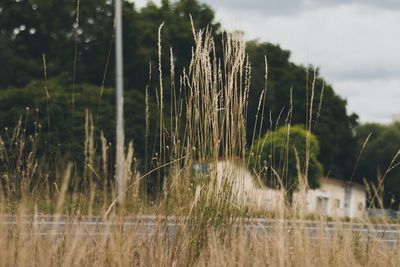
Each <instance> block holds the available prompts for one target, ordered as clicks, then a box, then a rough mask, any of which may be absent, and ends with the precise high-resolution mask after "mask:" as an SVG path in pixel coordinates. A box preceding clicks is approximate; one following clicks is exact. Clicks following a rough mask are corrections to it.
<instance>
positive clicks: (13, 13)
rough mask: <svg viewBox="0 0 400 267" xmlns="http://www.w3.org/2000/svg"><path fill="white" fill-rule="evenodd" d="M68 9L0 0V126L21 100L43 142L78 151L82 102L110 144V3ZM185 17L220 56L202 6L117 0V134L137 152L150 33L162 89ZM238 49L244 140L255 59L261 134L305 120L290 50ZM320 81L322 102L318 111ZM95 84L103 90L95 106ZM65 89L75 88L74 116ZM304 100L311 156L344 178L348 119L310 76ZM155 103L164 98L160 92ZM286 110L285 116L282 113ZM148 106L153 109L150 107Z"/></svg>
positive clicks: (302, 70)
mask: <svg viewBox="0 0 400 267" xmlns="http://www.w3.org/2000/svg"><path fill="white" fill-rule="evenodd" d="M76 5H77V2H76V1H67V0H62V1H47V0H29V1H28V0H21V1H3V2H1V3H0V62H1V63H2V68H0V109H1V116H0V127H4V126H8V127H11V126H12V125H13V124H15V123H16V122H17V118H18V117H19V115H20V114H24V112H25V108H26V106H29V107H31V108H32V109H34V108H35V107H39V108H40V109H39V117H40V118H39V119H40V120H41V121H43V124H44V125H45V128H46V127H47V128H46V129H48V130H50V131H51V134H50V136H52V140H60V141H62V142H63V143H64V145H63V147H65V148H64V149H65V150H67V152H66V153H69V152H70V151H68V150H69V149H72V150H79V149H80V147H79V146H78V145H79V142H81V141H79V140H78V141H76V140H77V139H76V136H77V135H79V133H81V134H82V127H83V119H82V118H83V114H84V110H85V109H86V108H89V109H90V110H91V111H92V113H93V115H94V116H95V115H96V116H97V118H98V120H97V121H96V122H97V128H99V129H101V130H103V131H104V133H105V135H106V137H107V138H108V139H109V140H110V141H112V142H113V138H114V129H113V128H114V120H113V114H114V108H113V105H114V97H113V92H112V89H110V88H111V87H113V86H114V50H113V49H114V48H113V46H114V41H113V3H112V1H109V0H107V1H106V0H102V1H99V0H85V1H80V6H79V9H78V8H77V6H76ZM78 11H79V12H78ZM190 17H192V18H193V24H194V27H195V28H196V29H201V28H206V27H208V29H209V30H210V31H211V33H212V34H213V36H214V37H215V40H216V50H217V53H222V45H221V42H220V40H221V36H222V33H221V26H220V24H219V23H218V22H216V21H215V16H214V11H213V10H212V9H211V8H210V7H208V6H207V5H204V4H200V3H199V2H198V1H196V0H179V1H176V2H172V1H168V0H163V1H162V2H161V5H160V6H157V5H155V4H153V3H151V2H150V3H148V4H147V6H145V7H144V8H142V9H140V10H138V9H136V8H135V5H134V3H131V2H128V1H124V9H123V27H124V64H125V70H124V76H125V89H126V94H125V101H126V102H125V103H126V104H125V107H126V110H125V118H126V121H125V125H126V127H127V130H126V139H127V140H131V139H133V140H134V143H135V150H136V152H137V155H138V156H139V157H141V158H143V157H144V154H145V148H144V142H143V138H144V132H145V130H144V127H145V124H144V118H145V115H144V109H145V107H144V106H145V105H144V98H145V88H146V85H149V95H150V96H149V101H150V104H151V105H153V106H154V105H155V104H156V101H157V96H156V95H155V90H154V88H155V87H157V85H158V79H157V77H158V48H157V38H158V29H159V27H160V25H161V23H162V22H164V23H165V24H164V28H163V30H162V58H161V61H162V67H163V70H164V75H165V77H164V83H165V88H167V89H168V88H169V84H168V80H169V79H168V78H169V75H170V58H172V59H173V62H174V65H175V75H177V77H175V78H178V75H179V74H180V73H181V71H182V70H183V68H184V67H185V66H187V65H188V64H189V60H190V58H191V53H192V45H193V43H194V41H193V33H192V26H191V20H190ZM170 48H172V51H173V55H171V54H170ZM247 52H248V54H249V59H250V61H251V64H252V77H253V79H252V81H251V94H250V96H249V112H248V123H247V132H248V143H249V144H248V145H249V146H250V145H251V140H252V133H253V127H254V125H255V117H256V113H257V107H258V103H259V98H260V95H261V91H262V90H263V89H264V86H265V62H264V56H265V55H266V56H267V58H268V84H267V93H266V105H265V107H264V110H263V114H264V119H263V123H262V129H261V131H260V132H261V134H262V135H263V134H264V133H265V132H266V131H267V130H268V129H272V128H273V129H275V127H276V126H282V125H284V124H285V120H286V118H287V120H286V122H288V121H291V123H293V124H303V125H304V124H305V123H306V118H309V116H308V115H309V114H308V110H309V107H310V101H311V91H312V90H311V87H312V84H313V73H314V71H313V70H312V69H311V67H304V66H299V65H295V64H293V63H291V62H290V61H289V60H290V52H289V51H286V50H283V49H281V48H280V47H279V46H278V45H273V44H270V43H259V42H256V41H251V42H248V43H247ZM44 62H45V63H44ZM150 66H151V67H150ZM150 73H151V75H150ZM307 73H308V75H307ZM316 74H317V75H318V72H316ZM45 76H46V77H47V80H48V89H49V91H50V98H51V101H50V102H51V105H50V106H49V107H50V108H51V109H50V110H51V116H52V117H53V118H52V119H51V120H50V122H51V121H52V120H54V121H55V122H54V123H50V126H46V121H48V118H47V117H48V116H47V111H46V110H48V106H47V103H46V94H45V91H44V89H43V88H44V84H45V83H44V82H43V80H44V79H45ZM176 80H177V81H178V80H179V79H176ZM323 84H325V86H324V94H323V101H322V108H321V110H319V101H320V95H321V92H322V85H323ZM102 85H104V86H105V88H106V89H105V90H104V95H103V96H102V98H101V104H100V105H98V101H99V99H100V92H101V89H100V87H101V86H102ZM291 90H293V94H292V97H293V98H292V106H291V105H290V103H291V100H290V99H291V97H290V92H291ZM165 91H166V92H167V93H168V92H170V90H165ZM73 92H74V94H76V95H75V96H74V99H75V101H76V102H75V103H74V105H75V107H76V110H75V112H76V114H74V115H73V114H72V112H73V109H74V108H73V107H72V106H73V104H72V95H73ZM313 99H314V102H313V109H312V118H313V120H312V128H313V129H312V130H313V133H315V135H316V137H317V138H318V139H319V141H320V150H321V153H320V154H319V156H318V159H319V160H320V161H321V162H322V164H323V165H324V167H325V173H326V174H327V175H330V176H335V177H339V178H343V179H347V178H349V176H350V174H351V170H352V167H353V166H354V158H355V156H354V155H355V153H354V151H355V150H354V149H355V147H356V143H355V142H356V140H355V137H354V135H353V130H354V127H355V126H356V124H357V122H356V120H357V117H356V116H355V115H351V116H348V115H347V114H346V101H345V100H343V99H342V98H340V97H339V96H338V95H336V94H335V92H334V91H333V88H332V87H331V86H329V85H328V84H327V83H325V82H324V81H323V79H322V78H321V77H319V76H318V77H317V78H316V81H315V95H314V97H313ZM165 101H169V97H168V96H166V97H165ZM165 106H168V103H165ZM291 108H292V113H289V110H290V109H291ZM32 109H31V110H32ZM31 112H32V111H31ZM152 112H153V113H152V115H154V110H153V111H152ZM279 114H281V116H279ZM288 114H289V115H288ZM142 115H143V116H142ZM279 117H280V119H279V120H278V118H279ZM73 122H74V124H72V123H73ZM79 124H82V125H79ZM52 125H53V126H52ZM154 128H156V127H151V129H154ZM258 132H259V126H258V130H257V133H258ZM154 147H156V146H154ZM152 148H153V147H151V148H149V149H150V150H151V151H150V152H149V153H151V152H152Z"/></svg>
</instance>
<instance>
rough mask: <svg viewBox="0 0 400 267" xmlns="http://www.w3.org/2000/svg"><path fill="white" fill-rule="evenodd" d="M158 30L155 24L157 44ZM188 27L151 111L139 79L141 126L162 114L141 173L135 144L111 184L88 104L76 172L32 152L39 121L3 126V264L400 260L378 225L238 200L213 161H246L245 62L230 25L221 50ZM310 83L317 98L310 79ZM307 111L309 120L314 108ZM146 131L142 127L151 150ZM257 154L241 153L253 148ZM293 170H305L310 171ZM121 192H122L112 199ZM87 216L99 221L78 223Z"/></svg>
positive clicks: (104, 147)
mask: <svg viewBox="0 0 400 267" xmlns="http://www.w3.org/2000/svg"><path fill="white" fill-rule="evenodd" d="M161 32H162V27H160V30H159V38H160V41H159V43H158V48H159V53H161V46H162V39H161V36H162V35H161ZM193 35H194V41H195V45H194V47H193V53H192V58H191V62H190V65H189V66H188V67H187V68H186V69H185V70H184V71H183V73H182V74H181V75H180V76H179V81H178V80H177V81H176V80H175V69H174V63H173V51H172V50H171V52H170V54H171V56H170V58H171V62H170V74H171V81H170V86H169V87H167V86H164V85H165V82H166V81H163V77H164V75H163V71H164V70H163V69H162V68H161V66H162V64H161V63H162V62H161V54H160V56H159V59H160V62H159V66H160V67H159V69H158V72H159V73H158V77H159V87H158V88H157V99H158V106H157V110H150V108H149V105H148V101H149V100H148V99H149V96H148V94H149V92H150V89H146V135H147V132H148V130H149V125H148V123H149V119H148V117H149V114H150V113H151V112H156V113H157V114H158V116H159V125H158V127H159V128H158V136H157V143H156V145H155V146H154V147H156V148H157V149H156V150H154V152H153V153H152V154H151V155H150V156H151V157H152V158H153V160H154V162H156V165H155V166H154V168H153V169H150V168H149V169H148V168H147V167H149V166H148V165H147V166H146V168H145V169H144V172H142V173H140V172H139V171H138V169H137V168H136V159H135V155H134V148H133V146H132V143H130V144H129V146H128V148H127V150H126V151H125V164H124V177H125V180H126V181H127V183H128V185H127V187H126V189H125V190H124V191H123V192H122V194H118V195H117V194H116V192H115V191H114V190H113V182H112V181H113V179H112V176H111V175H112V172H110V171H109V170H110V168H109V165H110V162H111V160H110V150H111V145H110V144H109V143H108V142H107V140H106V137H104V136H103V135H101V138H100V145H99V146H97V145H96V143H95V136H94V133H95V131H94V127H95V126H94V124H93V119H92V116H91V115H90V113H89V112H87V114H86V126H85V146H84V147H85V150H84V169H83V171H82V173H80V172H79V170H78V169H77V168H76V167H75V165H73V164H69V163H68V164H65V163H64V164H59V165H58V166H63V168H55V169H51V168H49V167H48V166H49V163H47V164H46V161H47V160H51V159H47V158H44V159H42V158H38V154H37V153H36V152H37V140H38V138H39V137H40V126H39V125H35V135H34V136H26V135H25V131H24V125H23V120H22V118H21V119H20V121H19V123H18V126H17V127H16V128H15V130H14V131H12V132H9V131H10V130H6V132H5V133H4V135H2V137H1V138H0V160H1V162H2V164H3V166H2V169H1V179H2V180H1V182H2V183H1V189H2V191H1V204H0V211H1V213H2V214H6V215H4V216H2V217H1V216H0V259H1V260H0V265H2V266H26V265H29V266H51V265H63V266H91V265H94V266H382V265H387V266H398V265H399V264H400V257H399V255H400V254H399V252H400V251H399V246H398V244H397V243H396V244H389V245H387V244H386V243H383V242H381V241H382V240H380V238H379V237H377V236H373V237H371V236H369V235H365V234H362V235H361V234H354V233H353V232H352V230H351V228H349V227H348V225H346V224H343V223H336V224H333V226H330V227H333V229H334V231H329V232H328V231H327V230H326V229H327V227H328V221H327V220H326V218H325V219H321V220H320V221H318V222H316V223H315V224H314V225H313V229H311V230H310V229H309V227H308V224H303V223H300V222H298V221H296V220H295V219H297V213H296V212H295V211H294V209H293V208H292V207H287V208H285V212H283V211H279V212H278V213H277V214H276V216H275V219H274V220H272V221H268V222H267V223H266V224H265V222H261V221H258V220H255V219H248V217H250V216H252V215H254V214H255V213H254V211H251V210H249V209H248V207H247V206H246V202H245V201H237V200H238V198H237V196H236V194H237V193H238V189H237V188H240V187H241V186H242V185H241V184H240V181H239V182H238V181H235V180H234V179H232V178H233V177H234V175H233V174H232V172H230V171H229V170H225V171H222V172H221V171H219V170H218V163H219V161H220V160H221V159H223V160H226V161H231V162H236V163H237V164H238V165H239V164H242V165H246V162H247V159H246V155H247V154H246V149H247V146H248V144H247V143H246V142H247V141H246V140H248V137H247V136H246V118H247V105H248V96H249V91H250V88H251V86H250V81H251V64H250V62H249V61H248V57H247V56H246V52H245V44H244V42H243V41H242V40H241V39H240V38H238V36H235V35H230V34H225V35H224V38H223V52H222V55H219V54H217V52H216V49H215V40H214V39H213V37H212V36H211V33H210V31H209V30H207V29H205V30H200V31H195V30H193ZM266 75H267V68H266ZM167 88H170V90H171V92H169V94H166V91H165V90H168V89H167ZM311 94H312V97H311V99H312V98H313V94H314V86H313V88H312V92H311ZM166 95H170V97H171V98H170V100H171V101H170V103H171V105H170V106H166V105H165V104H164V103H163V102H164V98H165V96H166ZM265 97H266V88H265V90H264V91H263V93H262V95H261V96H260V101H259V103H260V104H259V109H258V110H259V111H260V112H261V113H259V114H258V115H257V118H259V119H260V121H261V122H260V121H259V122H258V124H259V126H258V128H257V129H258V130H256V129H255V130H254V134H253V137H251V138H252V139H253V140H254V139H255V138H256V135H257V134H258V135H260V134H259V133H261V127H262V122H263V121H264V117H265V116H266V115H265V114H263V110H264V105H265V102H264V99H265ZM310 110H311V111H312V110H313V108H312V105H311V107H310ZM310 114H312V112H310ZM287 116H288V118H290V114H288V115H287ZM310 116H311V115H310ZM308 119H309V120H308V123H307V126H308V127H307V129H308V130H309V131H311V130H312V129H311V127H312V125H311V122H312V121H313V119H312V118H311V117H309V118H308ZM287 121H288V122H289V123H290V119H287ZM271 125H272V124H271ZM289 129H290V127H289ZM258 132H259V133H258ZM147 142H148V141H147V138H146V153H147V147H148V146H149V144H147ZM249 149H250V150H252V148H249ZM257 153H259V151H250V153H249V154H248V155H249V156H251V157H252V156H254V157H257ZM307 158H309V156H308V157H307ZM195 163H207V164H208V166H209V168H210V170H209V172H207V173H204V174H203V175H200V176H198V175H197V176H196V175H194V173H193V164H195ZM146 164H147V163H146ZM298 164H299V165H300V164H304V165H305V168H306V171H305V172H304V173H307V168H308V163H306V162H304V163H298ZM50 165H51V164H50ZM298 169H299V176H300V179H302V180H304V181H306V177H305V178H304V175H303V174H301V172H300V169H301V168H300V166H299V167H298ZM50 170H52V171H50ZM50 174H51V175H52V177H50ZM152 174H157V175H155V176H151V175H152ZM145 179H158V180H159V183H160V187H161V183H162V189H163V190H162V192H163V194H162V195H161V196H160V197H159V198H158V199H157V200H156V202H155V203H153V204H151V203H150V202H147V201H145V200H146V198H145V197H143V196H144V195H145V192H144V190H143V188H144V187H143V181H144V180H145ZM71 180H77V181H80V183H81V184H80V186H79V188H81V189H83V190H74V186H73V184H71ZM280 182H282V180H281V181H280ZM303 186H304V187H306V184H305V182H304V183H303ZM50 187H55V188H56V190H55V191H56V192H57V193H56V195H54V196H50V195H48V194H47V193H46V192H45V191H43V188H50ZM75 189H76V188H75ZM141 190H142V192H141ZM47 191H48V192H50V191H52V190H47ZM32 196H33V197H32ZM120 198H124V199H125V201H124V202H118V201H117V200H118V199H120ZM44 200H45V201H44ZM43 201H44V202H43ZM46 205H50V207H51V208H50V210H49V209H48V208H47V206H46ZM44 211H47V212H49V211H50V212H51V213H53V214H54V216H53V217H51V219H52V220H53V221H54V222H55V223H51V224H45V225H44V224H41V223H40V222H39V221H38V218H42V217H40V215H41V214H42V213H43V212H44ZM149 213H151V214H152V215H153V216H152V217H151V218H150V219H147V220H146V218H147V217H143V216H139V215H143V214H149ZM8 214H11V215H8ZM261 214H262V213H261ZM82 215H84V217H82ZM95 215H97V216H95ZM94 219H95V222H98V224H95V225H88V224H87V223H86V224H85V223H84V222H85V221H86V222H87V221H89V222H90V221H92V220H94ZM132 222H133V223H132ZM149 222H150V224H151V225H150V226H149V225H148V224H149ZM272 222H273V223H272ZM60 225H62V226H60ZM366 225H369V224H368V222H367V223H366Z"/></svg>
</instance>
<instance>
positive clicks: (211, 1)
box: [135, 0, 400, 123]
mask: <svg viewBox="0 0 400 267" xmlns="http://www.w3.org/2000/svg"><path fill="white" fill-rule="evenodd" d="M135 2H136V5H137V6H138V7H141V6H143V5H144V4H145V3H146V2H147V0H136V1H135ZM153 2H155V3H157V2H159V1H153ZM200 2H203V3H206V4H208V5H209V6H210V7H211V8H212V9H213V10H214V11H215V12H216V20H217V21H219V22H221V24H222V27H223V28H224V29H226V30H228V31H232V30H241V31H243V32H244V33H245V35H244V36H245V39H246V40H253V39H258V40H259V41H260V42H271V43H274V44H279V45H280V46H281V47H282V48H283V49H286V50H290V51H291V61H292V62H294V63H297V64H303V65H308V64H312V65H313V66H316V67H318V68H319V69H320V74H321V76H322V77H323V78H324V79H325V80H326V81H327V82H328V83H329V84H331V85H332V86H333V88H334V90H335V92H336V93H337V94H339V95H340V96H341V97H343V98H344V99H346V100H347V103H348V105H347V110H348V113H349V114H350V113H352V112H355V113H357V114H358V115H359V117H360V121H361V122H379V123H390V122H391V121H393V120H394V119H399V118H400V0H200Z"/></svg>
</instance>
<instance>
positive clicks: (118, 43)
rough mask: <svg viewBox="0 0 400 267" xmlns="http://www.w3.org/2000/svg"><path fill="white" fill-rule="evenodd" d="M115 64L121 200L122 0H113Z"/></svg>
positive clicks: (122, 181)
mask: <svg viewBox="0 0 400 267" xmlns="http://www.w3.org/2000/svg"><path fill="white" fill-rule="evenodd" d="M115 32H116V34H115V66H116V79H115V81H116V105H117V132H116V136H117V145H116V185H117V195H118V196H119V202H120V203H121V202H123V200H124V196H123V191H124V188H125V186H126V185H125V177H124V160H125V159H124V158H125V157H124V81H123V58H122V0H115Z"/></svg>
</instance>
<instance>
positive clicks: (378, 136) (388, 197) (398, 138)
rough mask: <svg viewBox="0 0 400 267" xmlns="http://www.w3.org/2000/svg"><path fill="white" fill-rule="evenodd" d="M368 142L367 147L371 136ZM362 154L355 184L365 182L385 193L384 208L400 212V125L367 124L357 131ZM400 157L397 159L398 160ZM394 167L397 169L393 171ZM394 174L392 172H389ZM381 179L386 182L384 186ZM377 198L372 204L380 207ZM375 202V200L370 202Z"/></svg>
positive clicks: (398, 123) (397, 123)
mask: <svg viewBox="0 0 400 267" xmlns="http://www.w3.org/2000/svg"><path fill="white" fill-rule="evenodd" d="M369 135H370V137H369V139H368V142H367V143H366V145H365V147H364V143H365V142H366V140H367V138H368V136H369ZM357 141H358V150H359V151H361V150H362V148H363V147H364V151H362V153H361V155H360V161H359V164H358V167H357V170H356V172H355V176H354V180H355V181H358V182H360V183H363V182H364V179H365V180H366V181H367V182H368V183H370V184H372V185H374V186H375V187H376V188H378V191H381V190H382V191H383V199H382V201H383V204H384V206H385V207H387V208H389V207H390V208H394V209H398V207H399V204H400V179H399V177H400V167H399V166H398V164H399V163H400V159H399V157H398V155H397V153H398V152H399V149H400V122H394V123H392V124H389V125H382V124H377V123H367V124H363V125H360V126H359V127H357ZM396 155H397V156H396ZM392 167H393V168H392ZM389 170H390V171H389ZM381 179H383V181H382V183H381ZM371 193H372V197H373V198H375V199H374V202H373V203H372V204H377V201H375V200H377V199H376V198H378V197H380V196H379V192H378V196H375V197H374V194H375V192H371ZM370 200H371V199H370Z"/></svg>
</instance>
